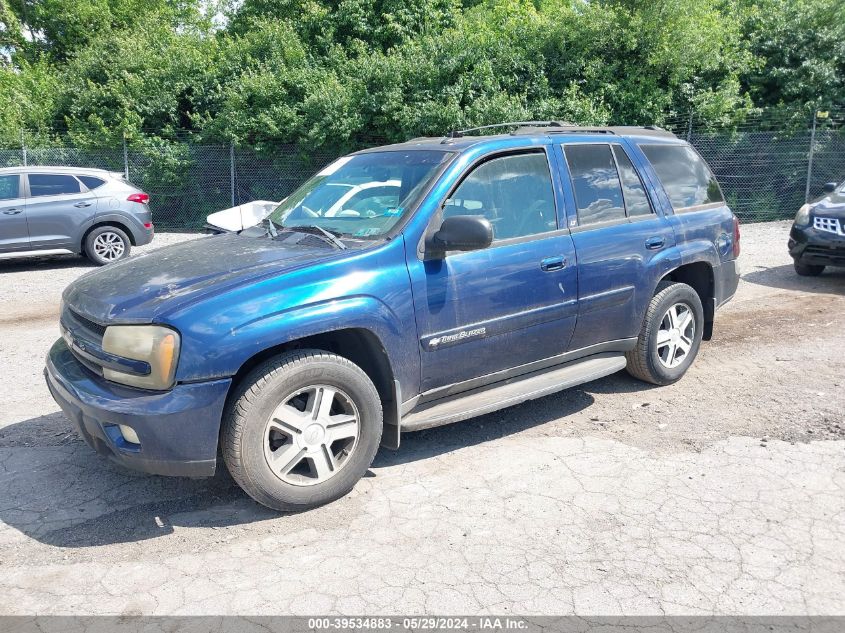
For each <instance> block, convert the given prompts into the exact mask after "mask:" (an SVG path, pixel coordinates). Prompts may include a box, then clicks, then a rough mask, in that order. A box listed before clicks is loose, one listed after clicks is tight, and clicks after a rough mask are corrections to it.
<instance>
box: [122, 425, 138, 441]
mask: <svg viewBox="0 0 845 633" xmlns="http://www.w3.org/2000/svg"><path fill="white" fill-rule="evenodd" d="M117 428H119V429H120V434H121V435H122V436H123V439H124V440H126V441H127V442H129V443H130V444H140V443H141V440H139V439H138V434H137V433H136V432H135V429H133V428H132V427H131V426H126V425H125V424H118V425H117Z"/></svg>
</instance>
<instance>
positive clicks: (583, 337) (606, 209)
mask: <svg viewBox="0 0 845 633" xmlns="http://www.w3.org/2000/svg"><path fill="white" fill-rule="evenodd" d="M587 146H589V147H587ZM585 147H586V149H584V148H585ZM557 151H558V152H560V154H559V157H560V159H561V161H562V163H563V164H564V165H565V169H567V171H568V178H564V180H568V183H567V184H568V189H569V190H568V192H567V195H568V196H571V198H568V199H571V200H572V204H573V208H576V209H577V210H578V221H577V227H574V228H573V229H572V239H573V242H574V245H575V250H576V252H577V253H578V292H579V294H578V323H577V325H576V327H575V332H574V334H573V336H572V341H571V343H570V349H572V350H574V349H579V348H583V347H587V346H589V345H594V344H597V343H604V342H607V341H612V340H617V339H622V338H633V337H635V336H637V335H638V334H639V331H640V327H641V325H642V317H643V314H644V310H645V305H646V303H647V301H648V300H649V299H650V298H651V289H652V288H653V287H654V284H656V281H657V279H656V276H657V275H658V274H661V272H662V271H663V270H665V266H663V265H656V262H655V258H663V257H665V254H666V253H668V252H670V249H671V248H672V247H673V246H674V244H675V237H674V233H673V231H672V228H671V226H670V225H669V223H668V222H667V221H666V220H665V218H664V217H663V216H662V215H659V214H658V213H655V211H654V209H655V206H654V204H653V203H652V202H651V201H650V199H649V198H648V196H647V194H646V190H645V188H644V187H643V185H642V182H641V181H640V179H639V177H638V175H637V172H636V171H635V170H634V168H633V165H632V164H631V162H630V160H629V159H628V157H627V154H625V153H624V146H623V145H622V144H619V143H592V144H582V143H578V144H568V143H567V144H564V145H563V146H557ZM620 152H622V153H620Z"/></svg>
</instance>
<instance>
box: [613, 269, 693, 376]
mask: <svg viewBox="0 0 845 633" xmlns="http://www.w3.org/2000/svg"><path fill="white" fill-rule="evenodd" d="M703 331H704V309H703V308H702V306H701V299H700V298H699V296H698V293H697V292H696V291H695V290H693V289H692V288H691V287H690V286H688V285H687V284H682V283H676V282H671V281H661V282H660V284H658V286H657V291H656V292H655V295H654V296H653V297H652V298H651V301H650V302H649V304H648V310H646V315H645V319H644V320H643V326H642V329H641V330H640V335H639V338H638V339H637V346H636V347H635V348H634V349H633V350H631V351H630V352H627V353H626V354H625V358H626V359H627V361H628V367H627V370H628V373H629V374H631V375H632V376H633V377H634V378H639V379H640V380H644V381H645V382H650V383H652V384H655V385H671V384H672V383H673V382H677V381H678V380H680V379H681V377H682V376H683V375H684V374H685V373H686V371H687V369H689V367H690V365H692V362H693V361H694V360H695V357H696V355H697V354H698V349H699V347H700V346H701V336H702V334H703Z"/></svg>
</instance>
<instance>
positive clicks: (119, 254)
mask: <svg viewBox="0 0 845 633" xmlns="http://www.w3.org/2000/svg"><path fill="white" fill-rule="evenodd" d="M131 248H132V243H131V242H130V241H129V236H128V235H126V233H125V232H124V231H123V230H122V229H119V228H117V227H116V226H110V225H103V226H98V227H96V228H95V229H94V230H92V231H91V232H90V233H88V235H86V236H85V256H86V257H87V258H88V259H90V260H91V261H92V262H94V263H95V264H97V265H98V266H104V265H105V264H111V263H112V262H117V261H120V260H121V259H125V258H127V257H129V251H130V249H131Z"/></svg>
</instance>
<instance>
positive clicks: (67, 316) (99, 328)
mask: <svg viewBox="0 0 845 633" xmlns="http://www.w3.org/2000/svg"><path fill="white" fill-rule="evenodd" d="M60 320H61V325H62V329H63V330H67V332H68V333H69V334H70V337H71V339H72V340H73V341H74V345H69V347H70V352H71V353H72V354H73V355H74V357H75V358H76V360H78V361H79V362H80V363H82V365H84V366H85V367H86V368H87V369H88V370H90V371H92V372H94V373H95V374H97V375H100V376H102V375H103V368H102V367H100V366H99V365H98V364H97V363H94V362H92V361H91V360H89V359H88V358H85V357H84V356H83V355H82V354H80V353H78V350H77V349H76V346H77V345H81V346H83V347H85V345H86V342H87V343H94V345H95V346H97V347H99V346H101V345H102V343H103V335H104V334H105V333H106V328H105V326H104V325H100V324H99V323H96V322H94V321H92V320H91V319H89V318H87V317H84V316H82V315H81V314H79V313H78V312H75V311H74V310H71V309H70V308H65V309H64V310H63V311H62V314H61V317H60ZM66 338H68V337H66Z"/></svg>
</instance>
